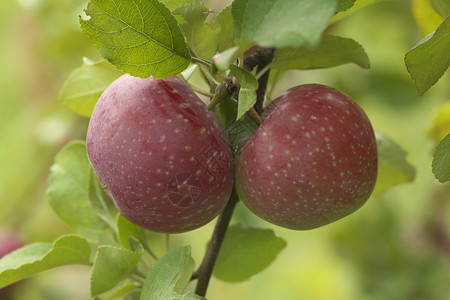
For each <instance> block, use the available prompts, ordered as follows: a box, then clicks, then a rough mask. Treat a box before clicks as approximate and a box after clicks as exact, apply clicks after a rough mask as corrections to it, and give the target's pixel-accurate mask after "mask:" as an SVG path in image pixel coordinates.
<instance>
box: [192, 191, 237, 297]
mask: <svg viewBox="0 0 450 300" xmlns="http://www.w3.org/2000/svg"><path fill="white" fill-rule="evenodd" d="M238 201H239V198H238V196H237V193H236V191H235V190H234V189H233V192H232V193H231V196H230V199H229V200H228V203H227V205H226V206H225V208H224V210H223V211H222V213H221V214H220V216H219V218H218V220H217V223H216V227H215V228H214V232H213V235H212V237H211V241H210V242H209V245H208V249H207V250H206V254H205V256H204V257H203V260H202V263H201V264H200V266H199V267H198V269H197V270H196V271H195V272H194V273H193V274H192V279H198V281H197V287H196V289H195V293H196V294H197V295H199V296H202V297H204V296H205V294H206V290H207V288H208V284H209V280H210V278H211V274H212V271H213V268H214V264H215V263H216V259H217V256H218V254H219V250H220V246H221V245H222V242H223V239H224V238H225V233H226V231H227V229H228V225H229V224H230V221H231V216H232V215H233V211H234V208H235V206H236V203H237V202H238Z"/></svg>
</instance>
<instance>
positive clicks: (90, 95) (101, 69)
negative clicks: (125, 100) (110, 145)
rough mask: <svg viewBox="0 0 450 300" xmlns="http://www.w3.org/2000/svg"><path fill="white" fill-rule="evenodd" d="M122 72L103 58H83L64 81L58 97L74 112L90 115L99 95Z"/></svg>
mask: <svg viewBox="0 0 450 300" xmlns="http://www.w3.org/2000/svg"><path fill="white" fill-rule="evenodd" d="M122 74H123V72H120V71H119V70H117V69H116V68H114V67H113V66H112V65H111V64H110V63H108V62H107V61H105V60H102V61H99V62H95V63H88V62H87V61H86V60H85V61H84V62H83V65H82V66H81V67H79V68H77V69H75V70H74V71H73V72H72V73H71V74H70V75H69V77H68V78H67V80H66V81H65V82H64V86H63V88H62V90H61V94H60V96H59V98H60V100H61V101H62V102H63V103H64V105H66V106H67V107H69V108H70V109H71V110H73V111H74V112H76V113H78V114H80V115H82V116H86V117H90V116H91V114H92V110H93V109H94V106H95V104H96V103H97V100H98V98H99V97H100V95H101V94H102V93H103V91H104V90H105V89H106V88H107V87H108V86H109V85H110V84H111V83H112V82H113V81H114V80H116V79H117V78H119V77H120V76H121V75H122Z"/></svg>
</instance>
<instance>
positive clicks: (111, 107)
mask: <svg viewBox="0 0 450 300" xmlns="http://www.w3.org/2000/svg"><path fill="white" fill-rule="evenodd" d="M86 142H87V153H88V157H89V160H90V162H91V163H92V166H93V167H94V171H95V173H96V174H97V176H98V178H99V180H100V182H101V183H102V184H103V185H104V187H105V191H106V192H107V194H108V195H109V196H110V197H111V198H112V200H113V202H114V203H115V204H116V206H117V208H118V209H119V211H120V212H121V213H122V215H123V216H124V217H125V218H127V219H128V220H129V221H131V222H133V223H135V224H137V225H139V226H141V227H144V228H146V229H149V230H152V231H157V232H166V233H177V232H185V231H188V230H192V229H195V228H198V227H200V226H203V225H205V224H206V223H208V222H210V221H211V220H212V219H213V218H214V217H215V216H217V215H218V214H219V213H220V211H221V210H222V209H223V208H224V206H225V204H226V202H227V200H228V198H229V196H230V194H231V190H232V186H233V172H234V171H233V158H232V154H231V150H230V147H229V144H228V142H227V140H226V137H225V136H224V135H223V134H222V130H221V129H220V126H219V124H218V122H217V121H216V119H215V116H214V115H213V114H212V113H211V112H208V111H207V110H206V107H205V105H204V103H203V102H202V101H201V100H200V99H199V98H198V97H197V95H196V94H195V93H194V92H193V91H192V90H191V89H190V88H189V86H188V85H187V84H185V83H184V82H183V81H182V80H181V79H179V78H178V77H169V78H165V79H159V80H153V79H152V78H147V79H141V78H136V77H132V76H130V75H123V76H122V77H120V78H119V79H117V80H116V81H115V82H114V83H112V84H111V86H109V87H108V88H107V89H106V90H105V92H104V93H103V94H102V96H101V97H100V99H99V100H98V102H97V104H96V106H95V109H94V111H93V113H92V116H91V120H90V123H89V128H88V133H87V139H86Z"/></svg>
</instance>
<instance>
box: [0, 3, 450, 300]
mask: <svg viewBox="0 0 450 300" xmlns="http://www.w3.org/2000/svg"><path fill="white" fill-rule="evenodd" d="M359 1H363V0H359ZM420 1H422V0H420ZM420 1H413V2H416V4H417V2H420ZM423 1H425V0H423ZM205 2H207V3H209V4H210V6H212V7H215V8H221V7H223V6H224V5H225V4H226V2H225V1H213V0H211V1H205ZM86 3H87V1H86V0H71V1H64V0H3V1H0V45H1V47H0V66H1V71H0V91H1V96H0V157H1V160H0V228H1V229H8V230H13V231H15V232H16V234H17V235H18V237H19V238H20V239H21V240H22V241H23V242H24V243H31V242H37V241H53V240H54V239H55V238H56V237H58V236H59V235H61V234H63V233H67V232H70V230H69V228H68V227H67V226H66V225H64V224H63V223H62V222H61V221H59V219H58V218H57V217H56V216H55V215H54V213H53V212H52V211H51V209H50V207H49V206H48V205H47V203H46V200H45V189H46V183H47V177H48V173H49V167H50V165H51V164H52V159H53V156H54V155H55V153H56V152H57V151H58V150H59V149H60V148H61V147H62V146H63V145H65V144H66V143H67V142H68V141H70V140H72V139H83V138H84V135H85V131H86V128H87V122H88V120H87V119H86V118H82V117H79V116H77V115H75V114H74V113H72V112H71V111H69V110H68V109H67V108H65V107H63V106H62V105H61V103H59V101H58V93H59V90H60V88H61V86H62V83H63V82H64V80H65V78H66V77H67V76H68V75H69V74H70V72H71V71H72V70H73V69H74V68H75V67H77V66H79V65H80V64H81V59H82V57H83V56H87V57H89V58H93V59H96V58H98V53H97V51H96V49H94V48H93V46H92V44H91V43H90V41H89V39H88V38H87V37H86V36H85V35H84V34H83V33H81V31H80V29H79V26H78V15H79V14H80V13H81V12H82V9H83V8H84V7H85V5H86ZM433 22H434V20H433V18H432V17H427V18H425V19H420V24H417V19H416V18H415V17H414V13H413V9H412V3H411V1H407V0H397V1H380V2H379V3H376V4H374V5H371V6H368V7H365V8H362V9H361V10H359V11H357V12H356V13H354V14H352V15H350V16H348V17H346V18H344V19H342V20H340V21H339V22H337V23H335V24H334V25H333V26H332V27H331V28H330V29H329V32H330V33H332V34H335V35H339V36H343V37H349V38H353V39H355V40H356V41H358V42H359V43H361V44H362V46H363V47H364V48H365V50H366V52H367V53H368V55H369V57H370V59H371V69H369V70H362V69H359V68H358V67H357V66H354V65H345V66H340V67H336V68H333V69H328V70H315V71H303V72H300V71H296V72H288V73H286V74H285V75H284V76H283V80H282V82H280V84H279V85H278V86H277V87H276V89H275V90H274V91H273V93H272V96H276V95H277V94H279V93H281V92H282V91H284V90H286V89H287V88H289V87H292V86H295V85H298V84H302V83H309V82H317V83H323V84H327V85H330V86H333V87H335V88H337V89H340V90H341V91H343V92H345V93H347V94H348V95H350V96H351V97H352V98H354V99H355V100H357V101H358V102H359V103H360V105H361V106H362V107H363V108H364V109H365V111H366V113H367V114H368V116H369V118H370V119H371V121H372V123H373V125H374V128H375V130H376V131H378V132H381V133H383V134H385V135H387V136H389V137H390V138H392V139H393V140H395V141H396V142H397V143H398V144H400V145H401V147H402V148H404V149H405V150H406V151H407V153H408V156H407V159H408V161H409V162H410V163H411V164H412V165H414V167H415V168H416V170H417V173H416V178H415V180H414V182H412V183H408V184H403V185H400V186H397V187H395V188H393V189H391V190H389V191H387V192H385V193H383V194H380V195H377V196H374V197H372V198H371V199H370V200H369V201H368V203H367V204H366V205H365V206H364V207H363V208H361V209H360V210H359V211H357V212H356V213H355V214H353V215H351V216H349V217H347V218H345V219H343V220H340V221H338V222H335V223H333V224H331V225H328V226H325V227H322V228H319V229H315V230H312V231H304V232H296V231H291V230H286V229H282V228H279V227H276V226H272V225H270V224H268V223H266V222H264V221H261V220H259V219H257V218H256V217H254V216H252V215H251V214H250V213H249V212H248V211H247V210H246V208H245V207H243V205H241V204H239V205H238V209H237V211H236V215H235V217H234V220H233V222H239V223H243V224H245V225H248V226H257V227H265V228H267V227H269V228H272V229H273V230H274V231H275V233H276V234H277V235H278V236H280V237H283V238H284V239H286V241H287V242H288V246H287V248H286V249H285V250H284V251H283V252H282V253H281V254H280V255H279V257H278V258H277V259H276V261H275V262H274V263H273V264H272V265H271V266H270V267H269V268H268V269H266V270H265V271H264V272H263V273H261V274H258V275H255V276H254V277H252V278H251V279H250V280H249V281H246V282H243V283H238V284H229V283H224V282H221V281H219V280H217V279H213V280H212V282H211V283H210V288H209V291H208V296H209V299H214V300H222V299H223V300H225V299H267V300H275V299H292V300H294V299H311V300H322V299H323V300H327V299H334V300H337V299H363V300H365V299H367V300H369V299H370V300H375V299H436V300H441V299H450V186H449V184H439V183H438V182H437V180H436V179H435V178H434V176H433V174H432V172H431V160H432V152H433V148H434V146H435V143H436V141H434V140H433V139H431V138H430V137H429V135H428V132H429V130H430V128H431V127H432V126H433V120H434V117H435V114H436V113H437V112H438V111H439V109H440V107H442V105H444V104H445V103H446V102H447V101H448V100H449V99H450V78H449V75H448V73H447V74H446V75H445V76H444V77H443V78H441V80H440V81H439V82H438V83H437V84H436V85H435V86H433V87H432V88H431V89H430V90H429V91H428V92H427V93H426V94H425V95H424V96H422V97H419V96H418V95H417V91H416V88H415V86H414V83H413V81H412V80H411V78H410V76H409V74H408V73H407V71H406V68H405V66H404V62H403V58H404V55H405V53H406V52H407V51H408V50H409V49H410V48H412V47H413V46H414V45H415V44H416V43H417V42H419V41H420V40H421V39H422V37H423V34H425V33H429V32H426V30H427V29H426V26H431V28H433ZM430 24H431V25H430ZM421 28H422V32H421ZM434 28H435V27H434ZM428 30H429V29H428ZM447 118H448V119H450V116H447ZM213 225H214V224H209V225H207V226H205V227H204V228H201V229H198V230H195V231H193V232H189V233H185V234H179V235H175V236H174V237H173V238H172V244H173V247H175V246H176V245H183V244H186V243H190V244H191V245H192V248H193V249H192V251H193V256H194V258H195V260H196V261H197V263H199V262H200V260H201V258H202V255H203V252H204V249H205V245H206V242H207V240H208V238H209V236H210V234H211V230H212V228H213ZM158 242H159V239H158ZM159 248H160V249H159V250H160V253H159V254H160V255H162V254H163V250H162V249H163V247H162V246H161V247H159ZM156 249H158V245H156ZM16 299H33V300H40V299H43V300H44V299H45V300H49V299H55V300H56V299H68V300H71V299H74V300H78V299H89V268H87V267H80V266H75V267H63V268H59V269H55V270H52V271H48V272H45V273H43V274H40V275H37V276H35V277H33V278H31V279H30V280H27V281H26V282H25V283H24V284H23V285H22V286H21V287H20V288H19V289H17V293H16Z"/></svg>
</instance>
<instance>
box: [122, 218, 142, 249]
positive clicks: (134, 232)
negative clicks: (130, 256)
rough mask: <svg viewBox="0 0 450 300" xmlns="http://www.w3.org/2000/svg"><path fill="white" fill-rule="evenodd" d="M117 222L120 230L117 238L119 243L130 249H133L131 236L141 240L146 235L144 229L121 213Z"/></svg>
mask: <svg viewBox="0 0 450 300" xmlns="http://www.w3.org/2000/svg"><path fill="white" fill-rule="evenodd" d="M116 224H117V230H118V234H117V239H118V241H119V243H120V244H121V245H122V246H123V247H125V248H126V249H128V250H131V244H130V237H134V238H136V239H137V240H141V238H142V237H143V235H144V229H142V228H141V227H139V226H136V225H134V224H133V223H131V222H130V221H128V220H127V219H125V218H124V217H123V216H122V215H121V214H118V215H117V219H116Z"/></svg>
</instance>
